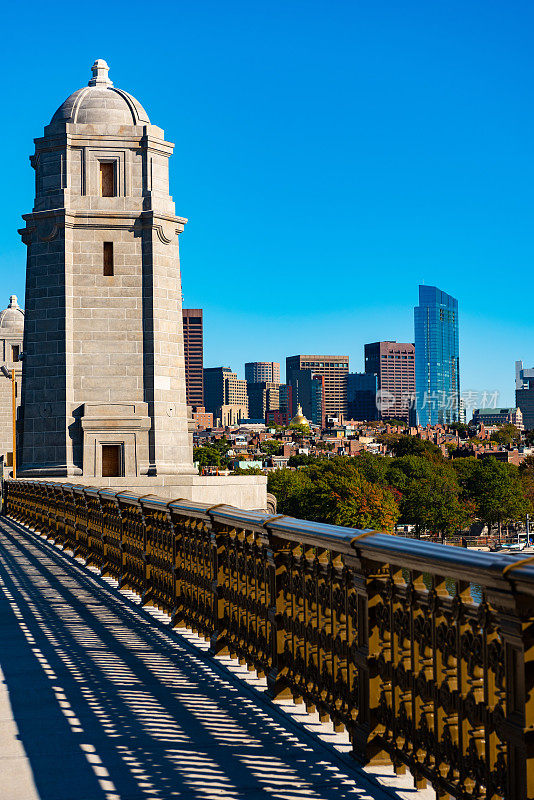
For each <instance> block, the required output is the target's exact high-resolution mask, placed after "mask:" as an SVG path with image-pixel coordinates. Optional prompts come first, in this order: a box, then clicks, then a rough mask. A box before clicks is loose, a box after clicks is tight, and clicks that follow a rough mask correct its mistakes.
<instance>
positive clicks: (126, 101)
mask: <svg viewBox="0 0 534 800" xmlns="http://www.w3.org/2000/svg"><path fill="white" fill-rule="evenodd" d="M91 70H92V72H93V77H92V78H91V80H90V81H89V83H88V85H87V86H85V87H84V88H83V89H78V90H77V91H76V92H73V93H72V94H71V95H70V97H67V99H66V100H65V102H64V103H62V104H61V105H60V107H59V108H58V110H57V111H56V113H55V114H54V116H53V117H52V120H51V123H50V124H51V125H55V124H57V123H60V124H61V123H66V122H71V123H77V124H80V125H91V124H93V125H94V124H97V125H98V124H102V123H106V124H112V125H150V120H149V118H148V114H147V113H146V111H145V109H144V108H143V106H142V105H141V103H139V102H138V101H137V100H136V99H135V97H132V96H131V94H128V93H127V92H123V91H122V89H116V88H115V87H114V86H113V82H112V81H110V79H109V78H108V72H109V67H108V65H107V64H106V62H105V61H104V59H103V58H97V60H96V61H95V63H94V64H93V66H92V67H91Z"/></svg>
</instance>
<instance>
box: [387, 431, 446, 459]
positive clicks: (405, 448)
mask: <svg viewBox="0 0 534 800" xmlns="http://www.w3.org/2000/svg"><path fill="white" fill-rule="evenodd" d="M392 450H393V452H394V454H395V455H396V456H397V458H400V457H402V456H421V457H423V458H428V459H430V460H432V461H443V453H442V452H441V450H440V448H439V447H438V446H437V445H435V444H433V443H432V442H428V441H427V440H426V439H417V438H416V437H415V436H399V437H398V440H397V442H395V443H394V444H393V446H392Z"/></svg>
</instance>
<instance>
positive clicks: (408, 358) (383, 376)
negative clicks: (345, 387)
mask: <svg viewBox="0 0 534 800" xmlns="http://www.w3.org/2000/svg"><path fill="white" fill-rule="evenodd" d="M365 372H366V373H367V374H368V375H376V376H377V381H378V390H379V394H378V397H377V403H376V405H377V409H378V411H379V414H378V417H370V419H377V418H379V419H402V420H404V421H405V422H409V421H410V410H411V408H412V406H413V400H414V396H415V347H414V346H413V344H411V343H410V342H395V341H387V342H372V343H371V344H366V345H365Z"/></svg>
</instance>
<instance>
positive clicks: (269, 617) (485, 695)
mask: <svg viewBox="0 0 534 800" xmlns="http://www.w3.org/2000/svg"><path fill="white" fill-rule="evenodd" d="M4 513H5V514H7V516H9V517H11V518H12V519H14V520H18V521H19V522H21V523H24V524H25V525H27V526H30V527H31V528H33V529H34V530H35V531H37V532H39V533H40V534H41V535H43V536H45V537H46V538H47V539H49V540H51V541H52V542H54V543H55V544H56V545H59V546H60V547H63V548H64V549H66V550H70V551H72V552H73V553H74V554H75V555H77V556H80V557H81V558H83V559H85V562H86V563H87V564H89V565H94V566H96V567H98V568H99V569H100V571H101V573H102V574H103V575H111V576H113V577H114V578H116V579H117V580H118V582H119V588H121V587H124V588H126V587H128V588H130V589H132V590H134V591H135V592H137V593H138V594H139V595H140V596H141V598H142V602H143V603H145V604H154V605H156V606H159V607H160V608H162V609H164V610H165V611H167V612H168V613H169V614H170V615H171V620H172V624H173V625H174V626H186V627H188V628H190V629H192V630H194V631H196V632H198V633H199V634H201V635H202V636H204V637H206V638H207V639H209V640H210V643H211V652H212V653H221V652H228V653H230V654H231V655H232V656H234V657H235V658H238V659H239V660H240V662H241V663H243V664H247V665H248V666H249V667H250V668H251V669H255V670H257V671H258V672H259V673H260V674H264V675H266V676H267V681H268V686H269V690H270V692H271V694H272V696H274V697H279V696H284V695H287V696H293V698H294V699H295V700H296V701H297V702H304V703H306V706H307V707H308V708H309V709H316V710H317V711H318V713H319V715H320V716H321V718H322V719H323V720H325V721H326V720H331V721H332V723H333V725H334V727H335V728H336V729H337V730H340V729H342V728H343V727H344V728H346V729H347V731H348V732H349V734H350V737H351V740H352V743H353V752H354V756H355V757H356V758H357V759H358V760H359V761H361V762H362V763H366V764H369V763H375V764H387V763H392V764H393V765H394V767H395V769H396V771H397V772H403V771H404V770H405V769H406V767H408V768H409V770H410V771H411V773H412V775H413V776H414V780H415V785H416V786H418V787H421V788H422V787H424V786H425V785H426V784H427V782H428V783H430V784H431V785H432V786H433V787H434V789H435V790H436V793H437V796H438V797H439V798H446V797H449V796H450V797H453V798H459V799H460V798H461V800H467V799H468V798H469V799H471V798H473V800H475V799H476V800H482V798H483V799H484V800H500V799H501V798H506V799H507V800H525V798H534V559H533V563H528V559H527V560H526V561H527V563H525V558H524V557H523V558H521V556H498V555H495V554H489V553H478V552H475V553H473V552H469V551H466V550H463V549H457V548H450V547H445V546H442V545H438V544H431V543H426V542H420V541H413V540H406V539H402V538H399V537H394V536H388V535H386V534H381V533H372V532H365V531H356V530H352V529H347V528H339V527H335V526H331V525H321V524H318V523H314V522H309V521H303V520H297V519H292V518H290V517H283V516H273V515H268V514H261V513H256V512H251V511H241V510H239V509H236V508H232V507H230V506H224V505H220V506H211V507H210V506H207V505H205V504H201V503H192V502H188V501H182V500H180V501H175V502H171V503H166V502H165V501H164V500H161V499H158V498H157V497H154V496H152V495H149V496H145V497H139V496H137V495H135V494H132V493H129V492H119V493H116V492H113V491H111V490H107V489H101V490H98V489H95V488H87V487H81V486H74V485H70V484H59V483H46V482H43V481H29V480H28V481H21V480H19V481H6V482H5V484H4ZM473 587H476V588H473Z"/></svg>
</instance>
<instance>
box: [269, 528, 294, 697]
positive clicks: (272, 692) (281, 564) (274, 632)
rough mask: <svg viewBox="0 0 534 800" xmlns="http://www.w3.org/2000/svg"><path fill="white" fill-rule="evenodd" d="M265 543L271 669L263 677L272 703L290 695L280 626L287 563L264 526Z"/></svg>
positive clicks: (284, 552) (277, 541)
mask: <svg viewBox="0 0 534 800" xmlns="http://www.w3.org/2000/svg"><path fill="white" fill-rule="evenodd" d="M266 527H267V530H268V531H269V533H268V539H269V550H268V553H269V555H268V570H269V598H270V603H269V611H268V619H269V623H270V631H271V635H270V646H271V662H272V666H271V669H270V671H269V673H268V674H267V689H268V693H269V696H270V697H272V698H273V700H274V699H277V698H285V697H287V698H289V697H291V695H292V692H291V689H290V687H289V684H288V682H287V669H288V665H287V653H286V636H287V631H286V630H285V626H284V614H285V611H286V606H287V602H286V597H285V592H286V590H287V559H288V557H289V552H288V551H287V550H284V548H283V545H282V542H281V541H280V540H279V539H277V537H276V536H275V535H274V533H272V532H271V531H270V530H269V526H268V524H267V525H266Z"/></svg>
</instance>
